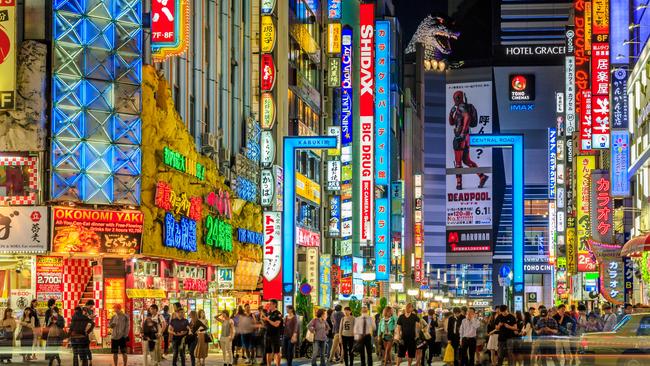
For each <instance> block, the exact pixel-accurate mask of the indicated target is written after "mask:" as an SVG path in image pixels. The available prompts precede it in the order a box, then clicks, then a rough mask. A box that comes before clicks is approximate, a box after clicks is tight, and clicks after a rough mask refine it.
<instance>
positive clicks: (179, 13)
mask: <svg viewBox="0 0 650 366" xmlns="http://www.w3.org/2000/svg"><path fill="white" fill-rule="evenodd" d="M189 22H190V4H189V1H187V0H153V1H151V49H152V53H151V57H152V59H153V60H154V61H155V62H161V61H164V60H165V59H167V58H168V57H171V56H179V55H182V54H184V53H185V52H186V51H187V47H188V44H189V37H190V35H189V30H190V24H189Z"/></svg>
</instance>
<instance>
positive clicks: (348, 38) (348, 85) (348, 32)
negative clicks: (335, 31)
mask: <svg viewBox="0 0 650 366" xmlns="http://www.w3.org/2000/svg"><path fill="white" fill-rule="evenodd" d="M341 44H342V46H341V47H342V49H341V144H342V145H344V146H345V145H349V144H351V143H352V121H353V117H352V55H353V54H354V52H353V50H352V28H349V27H345V28H343V31H342V36H341Z"/></svg>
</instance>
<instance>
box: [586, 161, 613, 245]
mask: <svg viewBox="0 0 650 366" xmlns="http://www.w3.org/2000/svg"><path fill="white" fill-rule="evenodd" d="M610 190H611V180H610V177H609V172H608V171H607V170H594V171H593V172H592V173H591V195H590V201H591V237H592V238H593V240H595V241H597V242H600V243H607V244H609V243H613V242H614V222H613V217H614V200H613V199H612V196H611V195H610Z"/></svg>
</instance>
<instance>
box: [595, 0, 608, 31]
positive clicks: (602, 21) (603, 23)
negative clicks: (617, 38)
mask: <svg viewBox="0 0 650 366" xmlns="http://www.w3.org/2000/svg"><path fill="white" fill-rule="evenodd" d="M591 5H592V6H591V7H592V12H593V18H594V19H593V22H594V25H593V30H592V31H593V33H594V34H608V33H609V0H593V2H592V4H591Z"/></svg>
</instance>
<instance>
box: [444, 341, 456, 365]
mask: <svg viewBox="0 0 650 366" xmlns="http://www.w3.org/2000/svg"><path fill="white" fill-rule="evenodd" d="M442 362H446V363H452V362H454V347H452V346H451V343H449V344H447V348H445V356H444V357H443V359H442Z"/></svg>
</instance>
